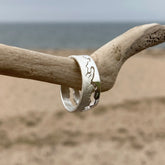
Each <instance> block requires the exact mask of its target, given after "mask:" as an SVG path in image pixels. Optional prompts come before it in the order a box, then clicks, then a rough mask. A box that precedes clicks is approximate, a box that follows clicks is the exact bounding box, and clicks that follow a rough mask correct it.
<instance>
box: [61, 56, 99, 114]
mask: <svg viewBox="0 0 165 165" xmlns="http://www.w3.org/2000/svg"><path fill="white" fill-rule="evenodd" d="M70 57H71V58H73V59H74V60H75V61H76V62H77V63H78V65H79V67H80V70H81V76H82V88H81V91H80V90H77V89H73V88H69V87H67V86H63V85H61V99H62V102H63V104H64V107H65V108H66V109H67V110H68V111H69V112H73V111H85V110H89V109H91V108H92V107H94V106H95V105H97V104H98V102H99V97H100V90H101V86H100V76H99V72H98V69H97V66H96V64H95V62H94V61H93V59H92V58H91V57H90V56H88V55H78V56H75V55H74V56H70Z"/></svg>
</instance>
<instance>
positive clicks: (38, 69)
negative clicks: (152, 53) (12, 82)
mask: <svg viewBox="0 0 165 165" xmlns="http://www.w3.org/2000/svg"><path fill="white" fill-rule="evenodd" d="M164 41H165V26H163V25H159V24H147V25H142V26H138V27H135V28H133V29H130V30H129V31H127V32H126V33H124V34H122V35H120V36H118V37H117V38H115V39H114V40H112V41H111V42H109V43H107V44H106V45H104V46H103V47H101V48H100V49H98V50H96V51H95V52H94V53H93V54H92V55H91V56H92V58H93V59H94V61H95V62H96V65H97V67H98V70H99V72H100V77H101V83H102V91H106V90H109V89H111V88H112V87H113V85H114V83H115V80H116V77H117V75H118V72H119V70H120V68H121V66H122V65H123V63H124V62H125V61H126V60H127V59H128V58H129V57H131V56H133V55H134V54H136V53H138V52H140V51H141V50H143V49H146V48H148V47H151V46H154V45H157V44H159V43H162V42H164ZM0 74H3V75H8V76H14V77H21V78H27V79H34V80H40V81H45V82H49V83H54V84H62V85H66V86H70V87H73V88H77V89H80V88H81V76H80V71H79V68H78V66H77V64H76V63H75V61H74V60H73V59H70V58H68V57H59V56H54V55H49V54H44V53H39V52H35V51H31V50H26V49H21V48H16V47H11V46H6V45H2V44H0Z"/></svg>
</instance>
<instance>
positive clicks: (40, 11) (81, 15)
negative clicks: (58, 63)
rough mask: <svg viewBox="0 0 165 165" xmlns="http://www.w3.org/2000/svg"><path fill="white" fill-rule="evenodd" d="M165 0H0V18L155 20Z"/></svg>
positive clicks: (162, 15)
mask: <svg viewBox="0 0 165 165" xmlns="http://www.w3.org/2000/svg"><path fill="white" fill-rule="evenodd" d="M164 6H165V0H0V22H100V21H101V22H121V21H122V22H129V21H131V22H132V21H133V22H139V21H145V22H159V21H165V10H164Z"/></svg>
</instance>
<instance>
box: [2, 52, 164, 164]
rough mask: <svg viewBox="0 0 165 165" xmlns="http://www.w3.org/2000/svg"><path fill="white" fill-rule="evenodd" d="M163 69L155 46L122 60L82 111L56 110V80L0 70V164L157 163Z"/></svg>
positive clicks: (159, 158)
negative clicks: (108, 84)
mask: <svg viewBox="0 0 165 165" xmlns="http://www.w3.org/2000/svg"><path fill="white" fill-rule="evenodd" d="M43 52H48V53H51V54H55V55H63V56H68V55H71V54H90V53H91V52H92V50H47V51H43ZM164 70H165V50H163V49H152V50H147V51H144V52H142V53H140V54H138V55H136V56H134V57H132V58H130V59H129V60H128V61H127V62H126V63H125V64H124V66H123V67H122V69H121V71H120V73H119V76H118V78H117V81H116V83H115V86H114V87H113V89H112V90H110V91H107V92H104V93H102V95H101V100H100V103H99V105H98V106H97V107H96V108H95V109H93V110H91V111H88V112H84V113H68V112H67V111H66V110H65V109H64V107H63V105H62V103H61V100H60V95H59V86H58V85H54V84H49V83H45V82H39V81H33V80H25V79H19V78H13V77H7V76H0V86H1V92H0V105H1V111H0V165H46V164H51V165H52V164H55V165H84V164H86V165H92V164H95V165H139V164H141V165H155V164H159V165H163V164H165V156H164V153H165V126H164V124H165V85H164V82H165V72H164Z"/></svg>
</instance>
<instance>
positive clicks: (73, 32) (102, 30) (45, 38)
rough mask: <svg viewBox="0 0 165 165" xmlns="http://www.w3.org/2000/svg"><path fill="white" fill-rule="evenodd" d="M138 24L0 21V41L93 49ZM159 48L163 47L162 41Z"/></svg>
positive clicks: (10, 43) (32, 45) (58, 47)
mask: <svg viewBox="0 0 165 165" xmlns="http://www.w3.org/2000/svg"><path fill="white" fill-rule="evenodd" d="M142 24H144V23H143V22H139V23H131V22H130V23H119V22H117V23H112V22H111V23H0V43H2V44H7V45H11V46H17V47H21V48H27V49H97V48H99V47H101V46H102V45H104V44H105V43H107V42H109V41H110V40H112V39H113V38H115V37H117V36H118V35H120V34H122V33H124V32H125V31H127V30H129V29H130V28H132V27H134V26H138V25H142ZM160 47H165V44H161V45H160Z"/></svg>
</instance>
